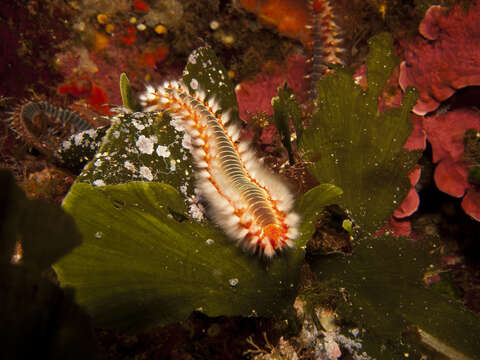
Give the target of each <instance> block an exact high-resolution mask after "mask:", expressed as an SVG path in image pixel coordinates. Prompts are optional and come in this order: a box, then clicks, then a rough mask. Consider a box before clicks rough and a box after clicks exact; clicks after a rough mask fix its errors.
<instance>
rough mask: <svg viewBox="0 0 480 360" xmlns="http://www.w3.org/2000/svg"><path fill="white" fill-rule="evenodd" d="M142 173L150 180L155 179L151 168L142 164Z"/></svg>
mask: <svg viewBox="0 0 480 360" xmlns="http://www.w3.org/2000/svg"><path fill="white" fill-rule="evenodd" d="M140 175H142V176H143V177H144V178H145V179H147V180H148V181H152V180H153V175H152V172H151V171H150V169H149V168H148V167H146V166H141V167H140Z"/></svg>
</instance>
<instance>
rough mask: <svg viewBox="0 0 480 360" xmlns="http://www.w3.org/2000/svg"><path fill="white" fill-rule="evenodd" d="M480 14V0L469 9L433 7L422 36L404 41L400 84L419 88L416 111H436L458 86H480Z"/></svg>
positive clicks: (417, 112)
mask: <svg viewBox="0 0 480 360" xmlns="http://www.w3.org/2000/svg"><path fill="white" fill-rule="evenodd" d="M479 17H480V1H473V2H472V3H471V5H470V7H469V8H468V11H465V9H464V7H463V6H462V5H461V4H457V5H456V6H455V7H453V9H451V10H450V11H449V12H447V10H446V9H444V8H442V7H439V6H432V7H431V8H430V9H429V10H428V11H427V13H426V15H425V18H424V19H423V21H422V23H421V24H420V27H419V31H420V33H421V35H422V37H418V38H416V39H414V40H413V41H411V42H408V43H406V44H404V48H405V49H404V52H405V55H404V56H405V61H403V62H402V64H401V66H400V78H399V83H400V85H401V87H402V89H404V90H405V89H406V87H407V86H414V87H415V88H416V89H417V90H418V91H419V95H420V97H419V99H418V101H417V104H416V105H415V106H414V108H413V111H414V112H415V113H416V114H418V115H425V114H426V113H429V112H432V111H434V110H435V109H437V108H438V106H439V104H440V102H442V101H444V100H446V99H447V98H449V97H450V96H451V95H452V94H453V93H454V92H455V91H456V90H457V89H461V88H464V87H466V86H473V85H480V56H479V54H480V48H479V47H478V44H479V43H480V26H479V25H478V18H479Z"/></svg>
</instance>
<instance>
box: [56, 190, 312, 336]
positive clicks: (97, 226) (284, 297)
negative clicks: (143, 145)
mask: <svg viewBox="0 0 480 360" xmlns="http://www.w3.org/2000/svg"><path fill="white" fill-rule="evenodd" d="M64 208H65V210H67V211H68V212H69V213H70V214H71V215H72V216H73V217H74V218H75V219H76V221H77V225H78V227H79V229H80V231H81V232H82V234H83V236H84V244H83V245H82V246H81V247H79V248H78V249H77V250H75V251H74V252H73V253H72V254H71V255H70V256H68V257H67V258H65V259H64V260H62V261H60V262H59V263H58V264H57V265H56V270H57V273H58V275H59V278H60V281H61V283H62V284H63V285H70V286H73V287H74V288H75V289H76V294H77V300H78V302H79V303H80V304H82V305H83V306H85V307H86V309H87V310H88V311H89V313H90V314H91V315H92V317H93V319H94V321H95V324H96V325H97V326H102V327H114V328H120V329H127V330H135V329H141V328H145V327H148V326H153V325H155V324H167V323H170V322H175V321H180V320H183V319H185V318H186V317H187V316H188V315H189V314H190V313H191V312H192V311H194V310H200V311H203V312H204V313H205V314H207V315H209V316H220V315H244V316H256V315H260V316H280V317H281V316H283V315H284V313H285V311H288V309H289V305H291V304H292V302H293V299H294V297H295V293H296V287H297V282H298V276H299V271H298V270H299V265H300V262H301V261H302V259H303V250H300V249H289V250H287V251H285V252H284V253H282V254H280V255H279V256H277V257H276V258H274V259H273V260H272V261H262V260H261V259H260V258H259V257H256V256H251V255H249V254H246V253H244V252H242V250H240V249H239V248H238V247H236V246H235V245H234V244H233V243H232V241H231V240H229V239H227V238H226V237H225V235H223V234H222V233H221V232H220V231H219V230H218V229H217V228H215V227H214V226H212V225H210V224H201V223H198V222H194V221H192V220H191V219H190V218H189V215H188V213H187V210H186V206H185V202H184V199H183V198H182V196H181V195H180V194H179V193H178V192H177V191H176V190H175V189H174V188H173V187H171V186H169V185H166V184H160V183H141V182H133V183H129V184H123V185H115V186H104V187H93V186H91V185H88V184H82V183H77V184H75V185H74V186H73V188H72V190H71V192H70V193H69V195H68V197H67V198H66V199H65V202H64Z"/></svg>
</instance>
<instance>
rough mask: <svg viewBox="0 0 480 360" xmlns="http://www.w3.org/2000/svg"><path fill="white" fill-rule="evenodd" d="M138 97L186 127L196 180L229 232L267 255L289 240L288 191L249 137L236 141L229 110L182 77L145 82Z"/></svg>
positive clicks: (293, 220)
mask: <svg viewBox="0 0 480 360" xmlns="http://www.w3.org/2000/svg"><path fill="white" fill-rule="evenodd" d="M140 100H141V102H142V105H143V106H144V107H145V110H146V111H168V112H169V113H170V114H171V116H172V117H173V120H174V125H175V126H177V127H180V128H182V129H183V130H184V131H185V137H186V139H185V140H186V141H185V142H186V143H189V144H190V145H189V147H190V151H191V153H192V156H193V159H194V162H195V165H196V167H197V171H196V174H195V175H196V181H197V185H196V186H197V188H198V190H199V192H200V195H201V196H202V197H203V198H204V199H205V200H206V201H207V203H208V205H209V213H210V215H211V217H212V218H213V220H214V221H215V223H217V225H218V226H219V227H220V228H222V230H223V231H224V232H225V233H226V234H227V235H228V236H230V237H231V238H233V239H235V240H236V241H237V243H238V244H239V245H241V246H242V247H243V248H245V249H249V250H251V251H252V252H257V253H259V254H264V255H265V256H266V257H272V256H273V255H274V254H275V252H276V251H277V250H281V249H282V248H284V247H292V246H293V245H294V240H295V238H296V237H297V234H298V230H297V223H298V220H299V218H298V216H297V215H296V214H295V213H294V212H292V206H293V200H294V199H293V196H292V195H291V193H290V191H289V189H288V188H287V186H286V185H284V184H283V183H282V182H281V181H280V180H279V179H277V178H276V177H275V175H274V174H272V173H270V172H269V171H267V170H266V169H264V167H263V166H262V164H261V163H260V162H259V161H258V160H257V159H256V158H255V154H254V151H253V150H252V149H251V148H250V146H249V143H247V142H238V139H239V137H240V129H239V128H238V127H237V125H236V124H233V122H231V121H230V116H229V112H223V113H221V114H220V113H217V112H218V111H219V110H220V108H219V105H218V103H217V102H216V101H215V99H213V98H210V99H209V100H208V101H207V100H206V95H205V92H203V91H201V90H197V91H196V92H195V93H194V94H193V95H190V94H189V92H188V89H187V87H186V86H185V85H184V84H183V83H181V82H170V83H168V82H167V83H165V84H164V85H162V86H160V87H158V88H157V89H154V88H153V87H151V86H149V87H148V88H147V90H146V92H145V94H143V95H141V97H140ZM187 139H188V140H187Z"/></svg>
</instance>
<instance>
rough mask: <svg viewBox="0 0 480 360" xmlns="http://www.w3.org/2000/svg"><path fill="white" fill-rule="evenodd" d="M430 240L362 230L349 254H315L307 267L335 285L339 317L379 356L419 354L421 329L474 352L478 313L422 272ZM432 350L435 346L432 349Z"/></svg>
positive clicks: (475, 355)
mask: <svg viewBox="0 0 480 360" xmlns="http://www.w3.org/2000/svg"><path fill="white" fill-rule="evenodd" d="M436 246H437V245H436V244H435V243H433V242H430V241H425V240H424V241H418V242H413V241H411V240H409V239H407V238H402V237H400V238H395V237H393V236H387V235H382V236H380V237H378V238H372V237H371V236H362V237H361V239H360V242H359V244H357V245H356V246H355V247H354V251H353V254H352V255H350V256H338V255H331V256H327V257H319V258H317V259H316V261H315V262H314V263H313V265H312V270H313V271H314V272H315V273H316V274H317V276H318V277H319V280H320V281H324V282H327V283H328V284H329V286H331V287H333V288H336V289H337V290H339V291H341V292H342V294H343V298H344V299H346V301H344V302H342V303H341V305H340V306H339V308H338V309H337V311H338V312H339V313H340V315H341V317H342V319H343V320H345V321H346V322H347V323H350V324H354V326H355V327H358V328H361V329H364V330H366V331H365V333H364V335H363V336H362V341H363V348H362V351H366V352H367V353H368V354H369V355H370V356H376V357H377V358H379V359H387V358H388V359H404V358H405V357H404V354H405V353H409V354H410V357H409V358H412V359H420V353H421V349H422V346H421V344H420V343H419V339H418V336H417V335H415V336H410V337H408V333H409V332H412V331H413V332H416V329H421V331H422V332H424V333H428V334H430V335H431V336H433V337H435V338H436V339H439V340H440V341H441V342H442V343H443V344H445V345H447V346H448V347H450V348H452V349H455V351H456V352H459V353H463V354H465V355H467V356H470V357H472V358H473V359H476V358H478V354H479V353H480V343H479V342H478V334H479V333H480V319H479V318H478V317H477V316H476V315H474V314H473V313H471V312H469V311H468V310H466V309H465V308H464V307H463V305H461V304H460V303H458V302H457V301H455V300H453V299H449V298H447V297H442V296H440V295H439V294H438V293H437V292H436V291H433V290H431V289H427V288H425V287H424V285H423V283H422V279H421V277H422V275H423V274H424V273H425V272H426V271H427V270H428V269H430V266H431V264H433V263H435V261H436V259H435V258H434V257H433V256H431V255H430V253H431V251H432V250H433V249H435V248H436ZM437 350H438V349H437Z"/></svg>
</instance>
